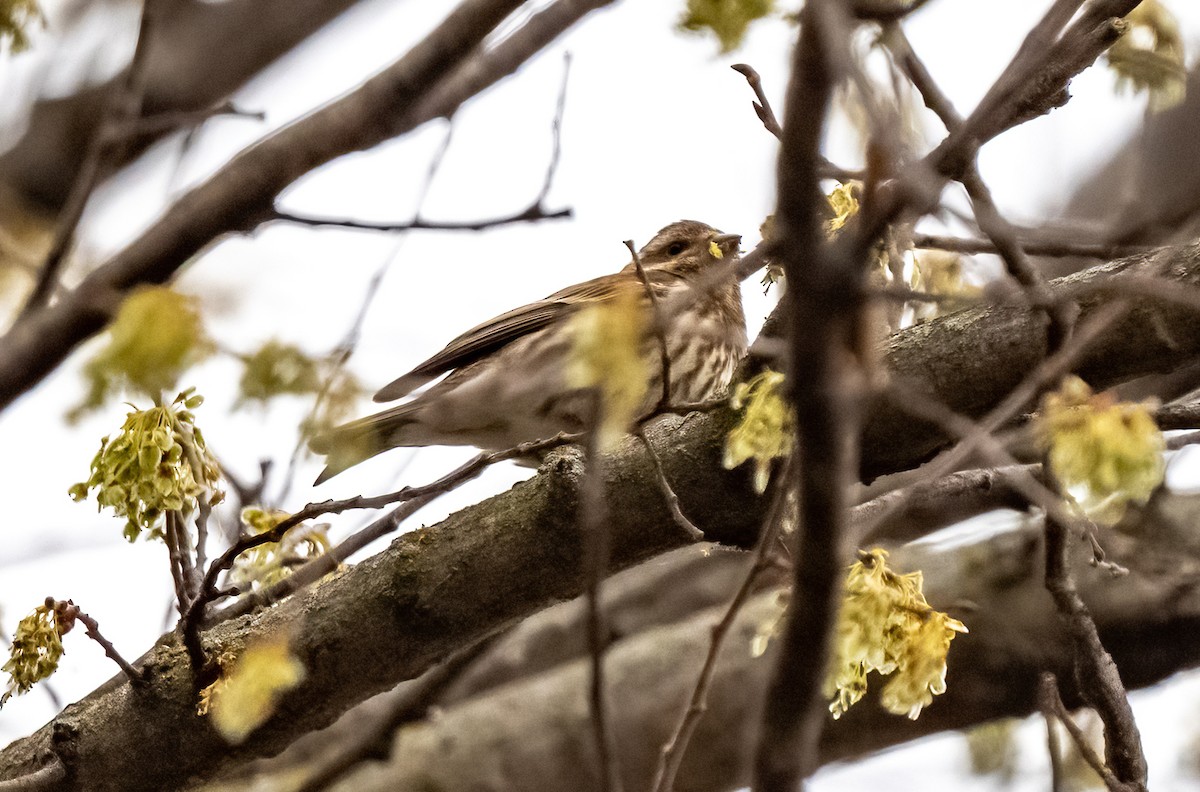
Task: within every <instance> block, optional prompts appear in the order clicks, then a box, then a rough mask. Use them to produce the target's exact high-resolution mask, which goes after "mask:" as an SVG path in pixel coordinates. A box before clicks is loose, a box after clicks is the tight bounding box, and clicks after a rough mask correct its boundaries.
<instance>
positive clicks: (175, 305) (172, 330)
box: [69, 286, 213, 418]
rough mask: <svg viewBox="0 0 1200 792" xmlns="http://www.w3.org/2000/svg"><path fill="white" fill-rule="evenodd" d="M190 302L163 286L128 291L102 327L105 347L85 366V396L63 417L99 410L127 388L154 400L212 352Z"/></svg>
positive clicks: (194, 307) (197, 311)
mask: <svg viewBox="0 0 1200 792" xmlns="http://www.w3.org/2000/svg"><path fill="white" fill-rule="evenodd" d="M212 349H213V346H212V342H211V341H210V340H209V339H208V336H207V334H206V333H205V331H204V322H203V320H202V319H201V317H200V312H199V310H198V308H197V307H196V303H195V300H194V299H193V298H191V297H187V296H185V295H182V294H179V293H178V292H175V291H172V290H171V289H168V288H166V287H165V286H156V287H148V288H142V289H138V290H137V291H135V292H133V294H131V295H130V296H129V297H128V298H126V300H125V302H123V303H122V304H121V309H120V310H119V311H118V312H117V316H116V318H115V319H114V320H113V322H112V324H111V325H109V328H108V345H107V346H106V347H104V349H102V350H100V352H99V353H98V354H97V355H96V356H95V357H94V358H92V359H91V360H89V361H88V362H87V363H86V364H84V369H83V373H84V377H85V378H86V379H87V380H88V395H87V396H86V397H85V399H84V401H83V403H82V404H81V405H79V406H78V407H76V408H75V409H74V410H72V412H71V414H70V416H69V417H72V418H75V417H78V416H79V415H80V414H82V413H83V412H85V411H87V410H89V409H94V408H96V407H99V406H101V405H102V404H104V403H105V401H106V400H107V398H108V396H109V394H111V393H113V392H114V391H116V390H117V389H118V388H120V387H122V386H125V385H128V386H130V387H132V388H134V389H135V390H138V391H140V392H142V393H144V394H146V395H148V396H151V397H153V398H155V399H157V398H158V397H159V395H160V394H161V393H162V391H164V390H170V389H172V388H174V387H175V386H176V383H177V382H178V381H179V378H180V376H182V375H183V372H184V371H186V370H187V369H188V368H190V367H192V366H193V365H195V364H196V363H199V362H200V361H201V360H203V359H204V358H205V357H207V356H208V355H209V354H210V353H211V352H212Z"/></svg>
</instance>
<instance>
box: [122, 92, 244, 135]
mask: <svg viewBox="0 0 1200 792" xmlns="http://www.w3.org/2000/svg"><path fill="white" fill-rule="evenodd" d="M213 118H242V119H246V120H249V121H265V120H267V114H266V113H265V112H263V111H262V110H243V109H241V108H240V107H238V106H237V105H235V104H234V103H233V102H231V101H229V100H228V99H226V100H222V101H220V102H217V103H216V104H214V105H212V106H211V107H208V108H205V109H203V110H177V111H174V112H167V113H156V114H154V115H148V116H142V117H141V118H138V119H135V120H134V121H132V123H129V124H126V127H127V130H126V135H127V136H128V137H130V138H139V137H161V136H163V135H166V134H168V133H171V132H176V131H178V130H180V129H188V128H191V127H196V126H199V125H200V124H203V123H204V122H205V121H209V120H211V119H213Z"/></svg>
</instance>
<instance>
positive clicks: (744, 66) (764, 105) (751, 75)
mask: <svg viewBox="0 0 1200 792" xmlns="http://www.w3.org/2000/svg"><path fill="white" fill-rule="evenodd" d="M729 68H731V69H733V70H734V71H735V72H737V73H738V74H740V75H742V76H743V77H745V78H746V82H747V83H749V84H750V89H751V90H752V91H754V96H755V97H757V99H758V101H757V102H752V103H751V104H753V105H754V114H755V115H757V116H758V120H759V121H762V125H763V126H764V127H766V130H767V131H768V132H770V133H771V134H772V135H774V136H775V137H777V138H782V137H783V127H781V126H779V119H777V118H775V111H774V110H772V109H771V102H770V101H769V100H768V99H767V94H766V92H765V91H763V87H762V77H760V76H759V74H758V72H757V71H755V70H754V67H752V66H751V65H750V64H748V63H735V64H733V65H732V66H730V67H729Z"/></svg>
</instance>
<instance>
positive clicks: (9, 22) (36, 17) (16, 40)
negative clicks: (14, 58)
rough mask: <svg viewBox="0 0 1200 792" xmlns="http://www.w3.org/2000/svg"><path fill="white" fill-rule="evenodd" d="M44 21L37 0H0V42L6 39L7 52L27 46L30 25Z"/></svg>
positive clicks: (20, 49) (14, 51)
mask: <svg viewBox="0 0 1200 792" xmlns="http://www.w3.org/2000/svg"><path fill="white" fill-rule="evenodd" d="M36 22H40V23H42V24H43V25H44V24H45V23H46V17H45V16H44V15H43V14H42V9H41V6H39V5H38V3H37V0H0V44H2V43H3V42H4V40H5V39H7V40H8V45H9V54H16V53H18V52H24V51H25V50H26V49H28V48H29V33H28V28H29V26H30V25H32V24H34V23H36Z"/></svg>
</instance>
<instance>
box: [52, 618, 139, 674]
mask: <svg viewBox="0 0 1200 792" xmlns="http://www.w3.org/2000/svg"><path fill="white" fill-rule="evenodd" d="M46 607H47V608H50V609H51V610H53V611H54V612H55V616H56V619H57V621H58V622H59V624H61V625H63V632H66V631H68V630H70V629H71V628H72V627H74V626H75V622H77V621H78V622H82V623H83V626H84V627H85V628H86V634H87V637H89V638H91V639H92V640H93V641H95V642H96V643H98V644H100V646H101V647H102V648H103V649H104V654H106V655H108V657H109V658H110V659H111V660H112V661H113V662H114V663H116V664H117V665H118V666H119V667H120V669H121V671H123V672H124V673H125V676H127V677H129V681H130V682H131V683H132V684H134V685H140V684H142V683H143V681H144V680H143V677H142V672H140V671H138V670H137V669H136V668H134V667H133V666H132V665H130V664H129V663H128V662H127V661H126V660H125V658H124V657H122V656H121V653H120V652H118V651H117V648H116V647H115V646H113V644H112V641H110V640H108V639H107V638H105V637H104V636H103V635H101V634H100V625H99V624H98V623H97V622H96V620H95V619H93V618H92V617H91V616H88V615H87V614H86V613H84V612H83V611H82V610H80V608H79V606H78V605H76V604H75V603H74V602H72V601H71V600H69V599H68V600H56V599H54V598H53V597H46Z"/></svg>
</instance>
